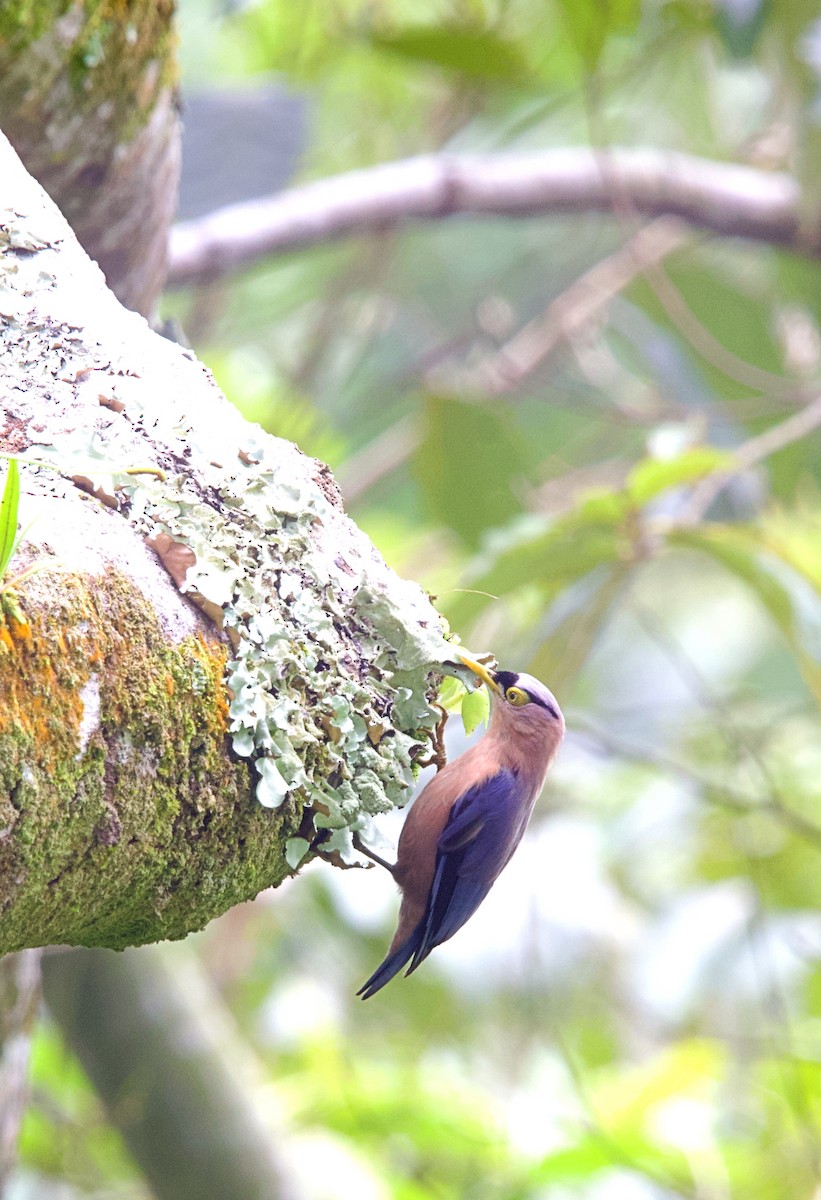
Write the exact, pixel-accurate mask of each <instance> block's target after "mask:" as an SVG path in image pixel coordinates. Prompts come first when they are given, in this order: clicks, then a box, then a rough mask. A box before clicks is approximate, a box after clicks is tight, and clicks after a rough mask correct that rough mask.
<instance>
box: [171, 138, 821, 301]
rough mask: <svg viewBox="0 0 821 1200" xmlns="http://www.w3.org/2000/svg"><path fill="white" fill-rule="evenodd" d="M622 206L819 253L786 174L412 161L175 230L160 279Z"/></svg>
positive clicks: (638, 161) (576, 160) (620, 153)
mask: <svg viewBox="0 0 821 1200" xmlns="http://www.w3.org/2000/svg"><path fill="white" fill-rule="evenodd" d="M625 200H627V201H628V202H629V204H630V206H631V208H632V209H633V210H634V211H635V212H636V213H637V214H639V215H641V216H643V217H661V216H677V217H680V218H683V219H686V220H687V221H689V222H690V223H691V224H693V225H695V226H698V227H700V228H702V229H708V230H711V231H712V232H714V233H720V234H723V235H724V236H725V237H726V236H729V237H749V238H755V239H757V240H760V241H764V242H773V243H775V244H777V245H784V246H789V247H791V248H793V249H796V250H800V251H801V252H802V253H806V254H813V255H814V254H817V253H818V252H819V250H821V236H819V237H818V238H815V237H813V235H812V234H811V233H810V232H809V231H807V230H802V228H801V225H800V220H799V203H798V188H797V185H796V182H795V180H793V179H791V178H790V177H789V176H786V175H782V174H775V173H772V172H766V171H759V170H754V169H752V168H749V167H741V166H737V165H735V164H732V163H720V162H709V161H707V160H703V159H698V158H694V157H692V156H690V155H686V154H677V153H672V152H669V151H666V152H661V151H653V150H635V149H629V148H627V149H619V150H607V151H606V152H600V153H596V152H595V151H592V150H589V149H587V148H586V147H579V148H576V149H571V148H569V149H555V150H545V151H542V152H541V153H540V154H530V155H515V154H503V155H498V156H485V157H478V156H469V155H455V154H442V155H439V156H428V157H424V158H414V159H409V160H407V161H406V162H398V163H386V164H382V165H380V166H376V167H370V168H368V169H367V170H362V171H352V172H350V173H349V174H346V175H340V176H338V177H336V178H334V179H324V180H321V181H319V182H317V183H312V184H306V185H304V186H303V187H300V188H295V189H293V190H292V191H286V192H283V193H280V194H279V195H277V196H271V197H268V198H267V199H264V200H253V201H246V202H245V203H244V204H239V205H233V206H229V207H228V208H225V209H222V210H220V211H218V212H214V213H210V214H209V215H207V216H205V217H200V218H199V219H197V220H193V221H188V222H185V223H184V224H180V225H176V226H175V227H174V228H173V230H172V232H171V250H170V268H169V278H168V282H169V284H170V285H171V286H180V285H183V284H191V283H195V282H196V281H198V280H209V279H214V278H219V276H221V275H225V274H228V273H230V272H232V271H237V270H240V269H241V268H242V267H244V266H247V265H249V264H250V263H254V262H257V261H258V260H259V259H260V258H262V257H264V256H265V255H269V254H274V253H283V252H285V251H287V250H291V249H296V248H299V247H304V246H309V245H311V244H314V243H317V242H323V241H329V240H331V239H334V238H339V237H344V236H347V237H350V236H354V235H357V234H363V233H374V232H378V231H380V230H383V229H385V228H387V227H390V226H392V225H395V224H397V223H398V222H403V221H408V220H442V219H443V218H446V217H448V218H450V217H454V216H459V215H461V216H500V217H537V216H547V215H550V214H551V213H553V214H556V213H567V212H572V213H582V212H588V211H589V212H604V213H611V212H613V211H614V210H616V209H617V208H618V205H619V203H623V202H624V201H625Z"/></svg>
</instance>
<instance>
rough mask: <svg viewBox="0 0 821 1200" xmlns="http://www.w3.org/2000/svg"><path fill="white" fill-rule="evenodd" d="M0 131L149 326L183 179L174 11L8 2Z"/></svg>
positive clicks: (154, 1) (139, 4)
mask: <svg viewBox="0 0 821 1200" xmlns="http://www.w3.org/2000/svg"><path fill="white" fill-rule="evenodd" d="M2 8H3V13H2V17H0V128H1V129H2V130H3V132H4V133H5V134H6V136H7V137H8V138H9V140H10V141H11V143H12V145H13V146H14V147H15V149H16V150H17V152H18V153H19V155H20V157H21V158H22V159H23V162H24V163H25V164H26V166H27V168H28V170H29V171H30V172H31V174H32V175H34V177H35V178H36V179H37V180H39V182H40V183H41V184H42V185H43V187H44V188H45V189H46V191H47V192H48V193H49V195H50V196H51V197H52V199H53V200H54V201H55V202H56V204H57V205H58V206H59V208H60V209H61V210H62V212H63V214H64V215H65V217H66V218H67V219H68V221H69V223H70V225H71V226H72V228H73V229H74V231H75V233H76V234H77V236H78V238H79V239H80V242H81V244H82V245H83V247H84V248H85V249H86V250H87V252H88V253H89V255H90V256H91V257H92V258H94V259H95V260H96V261H97V262H98V263H99V265H100V266H101V267H102V269H103V272H104V274H105V276H106V279H107V281H108V285H109V287H110V288H111V289H112V290H113V291H114V292H115V294H116V295H117V296H118V297H119V299H120V300H121V301H122V303H123V304H125V305H126V306H127V307H128V308H132V309H135V310H136V311H137V312H141V313H143V314H144V315H146V316H148V315H151V313H152V312H153V310H154V307H155V305H156V302H157V300H158V298H159V295H160V293H161V291H162V288H163V283H164V280H165V274H166V261H167V244H168V229H169V226H170V223H171V220H172V219H173V216H174V211H175V208H176V199H177V183H178V179H179V159H180V131H179V120H178V116H177V109H176V98H175V91H176V81H177V68H176V62H175V57H174V50H175V46H176V39H175V34H174V28H173V15H174V4H173V0H74V2H71V3H66V2H65V0H62V2H59V0H36V2H35V3H33V4H32V3H31V2H30V0H25V3H23V2H22V0H10V2H9V3H5V4H3V6H2Z"/></svg>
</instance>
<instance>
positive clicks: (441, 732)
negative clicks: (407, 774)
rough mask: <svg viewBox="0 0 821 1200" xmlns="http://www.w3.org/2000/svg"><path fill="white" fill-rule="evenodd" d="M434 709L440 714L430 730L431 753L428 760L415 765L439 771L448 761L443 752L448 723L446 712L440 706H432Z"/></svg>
mask: <svg viewBox="0 0 821 1200" xmlns="http://www.w3.org/2000/svg"><path fill="white" fill-rule="evenodd" d="M433 707H434V708H438V709H439V712H440V713H441V714H442V715H441V717H440V718H439V720H438V721H437V722H436V725H435V726H434V728H433V729H432V730H431V735H430V744H431V747H432V749H433V753H432V754H431V756H430V758H426V759H425V760H424V761H423V762H422V761H420V762H419V763H417V766H419V767H434V766H435V767H436V770H437V771H441V770H442V767H444V766H446V764H447V761H448V756H447V751H446V750H445V725H447V721H448V710H447V709H446V708H443V707H442V705H441V704H434V706H433Z"/></svg>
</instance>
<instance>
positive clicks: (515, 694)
mask: <svg viewBox="0 0 821 1200" xmlns="http://www.w3.org/2000/svg"><path fill="white" fill-rule="evenodd" d="M505 700H507V702H508V704H512V705H513V707H514V708H523V707H524V705H525V704H529V703H530V697H529V696H528V694H527V692H526V691H524V690H523V689H522V688H518V687H509V688H508V689H507V691H506V692H505Z"/></svg>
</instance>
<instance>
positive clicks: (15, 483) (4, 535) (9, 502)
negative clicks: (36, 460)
mask: <svg viewBox="0 0 821 1200" xmlns="http://www.w3.org/2000/svg"><path fill="white" fill-rule="evenodd" d="M8 463H9V466H8V471H7V472H6V486H5V487H4V488H3V499H2V500H0V580H2V578H3V576H4V575H5V573H6V568H7V567H8V565H9V561H10V559H11V556H12V554H14V551H15V549H16V546H17V517H18V513H19V511H20V468H19V467H18V465H17V459H16V458H10V459H9V460H8Z"/></svg>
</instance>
